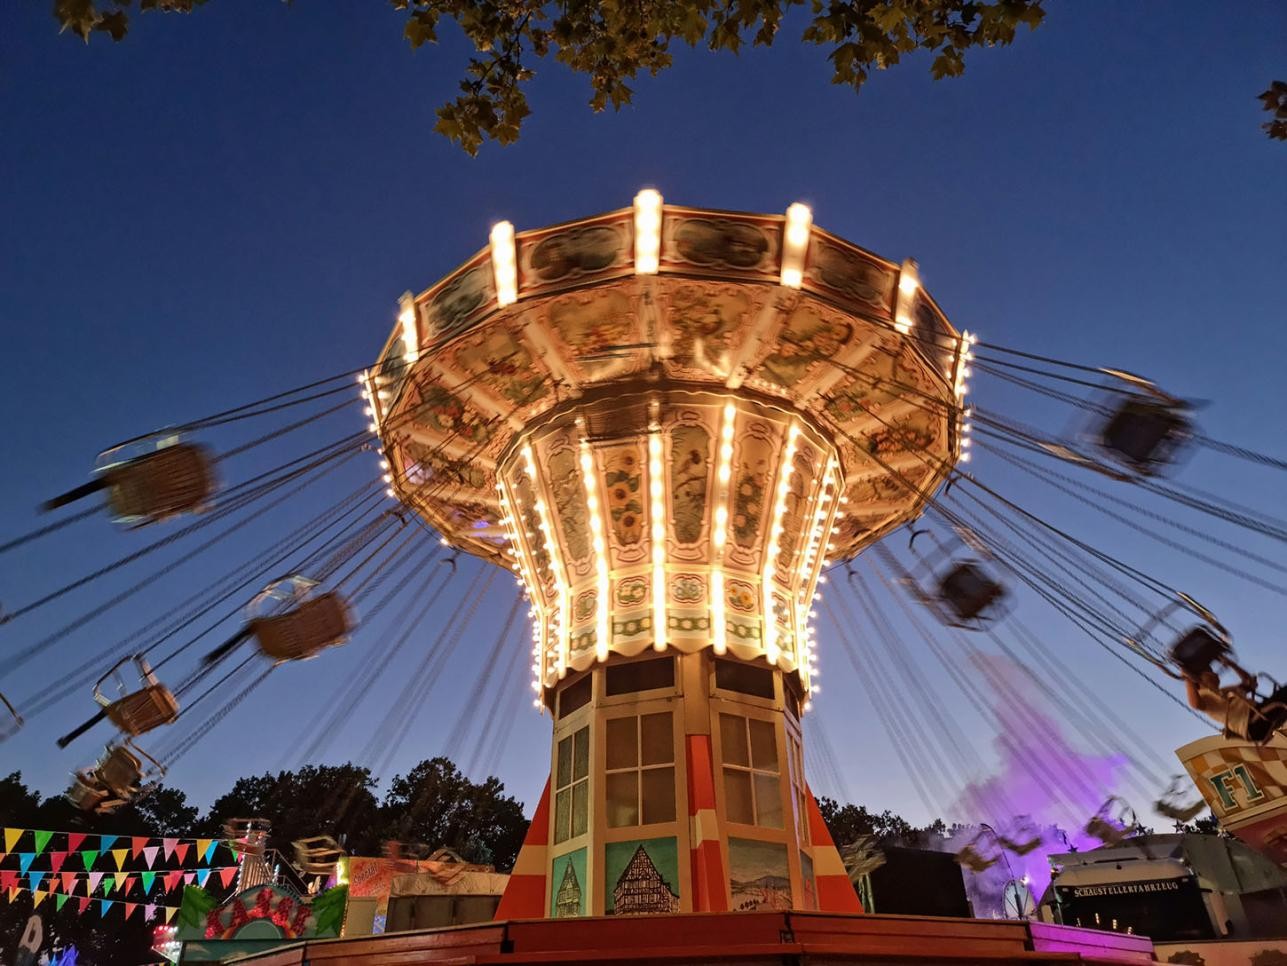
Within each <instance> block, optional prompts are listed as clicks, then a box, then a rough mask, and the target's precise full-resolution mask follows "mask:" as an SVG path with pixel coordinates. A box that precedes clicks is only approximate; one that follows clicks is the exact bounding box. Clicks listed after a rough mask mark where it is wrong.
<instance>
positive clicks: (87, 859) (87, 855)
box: [79, 849, 98, 872]
mask: <svg viewBox="0 0 1287 966" xmlns="http://www.w3.org/2000/svg"><path fill="white" fill-rule="evenodd" d="M79 855H80V858H81V861H82V862H84V863H85V871H86V872H89V871H90V870H91V869H93V868H94V862H95V861H96V860H97V859H98V853H97V852H95V851H94V850H93V849H86V850H85V851H84V852H81V853H79Z"/></svg>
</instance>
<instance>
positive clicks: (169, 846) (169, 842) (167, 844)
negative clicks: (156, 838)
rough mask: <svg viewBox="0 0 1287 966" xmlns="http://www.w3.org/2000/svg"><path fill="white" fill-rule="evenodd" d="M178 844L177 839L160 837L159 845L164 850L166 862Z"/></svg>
mask: <svg viewBox="0 0 1287 966" xmlns="http://www.w3.org/2000/svg"><path fill="white" fill-rule="evenodd" d="M178 845H179V840H178V839H161V847H162V848H163V849H164V850H165V859H166V861H167V862H168V861H169V860H170V856H172V855H173V854H174V850H175V849H176V848H177V847H178Z"/></svg>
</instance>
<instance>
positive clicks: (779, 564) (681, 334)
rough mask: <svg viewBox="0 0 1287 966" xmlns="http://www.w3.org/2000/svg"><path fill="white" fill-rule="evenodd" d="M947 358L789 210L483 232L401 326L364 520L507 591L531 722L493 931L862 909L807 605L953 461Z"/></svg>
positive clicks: (929, 335) (902, 301)
mask: <svg viewBox="0 0 1287 966" xmlns="http://www.w3.org/2000/svg"><path fill="white" fill-rule="evenodd" d="M968 355H969V338H968V336H965V335H960V334H958V333H957V332H956V331H955V330H954V329H953V328H952V327H951V326H950V325H949V324H948V322H947V320H946V319H945V318H944V316H943V315H942V313H941V312H940V311H939V310H938V307H937V306H936V305H935V304H934V302H933V300H932V299H930V298H929V296H928V295H927V294H926V293H925V292H924V290H923V289H922V288H921V286H920V284H919V279H918V278H917V275H916V269H915V264H914V263H912V262H904V263H903V264H902V265H901V266H900V265H897V264H894V263H891V262H888V261H885V260H884V259H881V258H879V257H878V256H875V255H872V254H870V253H868V252H866V251H864V250H862V249H860V248H857V247H856V246H854V245H851V244H849V243H847V242H845V241H842V240H841V239H839V238H836V237H834V236H832V235H829V234H827V233H826V232H823V231H821V230H820V229H817V228H816V227H814V226H813V225H812V219H811V215H810V213H809V211H808V209H807V208H805V207H804V206H803V205H792V206H791V208H789V209H788V211H787V213H786V215H785V216H768V215H752V214H735V213H729V212H716V211H704V210H698V209H692V208H680V207H675V206H669V205H663V204H662V200H661V198H660V196H658V195H657V193H656V192H653V191H644V192H641V193H640V194H639V195H638V196H637V197H636V199H635V204H634V206H633V207H632V208H628V209H624V210H622V211H618V212H613V213H610V214H606V215H602V216H598V217H594V218H589V219H586V220H583V221H578V222H573V223H569V224H565V225H559V226H555V227H552V228H546V229H541V230H537V231H530V232H523V233H518V234H515V232H514V230H513V229H512V227H511V226H509V224H508V223H501V224H500V225H497V226H496V227H495V228H494V229H493V231H492V236H491V243H490V245H489V246H488V248H486V249H484V250H483V251H481V252H479V253H478V254H477V255H476V256H474V257H473V258H472V259H471V260H470V261H468V262H467V263H466V264H465V265H464V266H462V267H461V268H460V269H459V270H457V271H456V272H454V273H453V274H452V275H450V276H448V277H447V278H446V279H443V280H442V281H440V282H439V283H437V284H436V285H434V286H433V287H431V288H430V289H428V290H427V291H425V292H423V293H422V294H420V295H418V296H415V295H411V294H410V293H408V295H407V296H404V298H403V301H402V305H401V311H400V316H399V323H398V327H397V329H396V330H395V332H394V334H393V336H392V338H391V339H390V341H389V343H388V345H387V347H386V349H385V352H384V354H383V356H382V359H381V362H380V363H379V365H378V366H377V367H376V368H375V369H373V370H371V372H370V374H369V375H368V376H367V377H366V378H365V381H366V392H367V395H368V397H369V402H370V408H371V412H372V429H373V431H374V432H376V433H378V434H379V436H380V438H381V442H382V444H383V447H384V452H385V457H386V461H387V464H386V466H387V472H388V480H389V484H390V488H391V492H392V493H394V494H396V495H397V496H398V497H399V498H400V499H402V500H403V501H404V502H405V503H407V504H408V505H409V506H411V507H413V508H414V509H415V510H416V511H417V512H419V513H421V514H422V515H423V516H424V517H426V519H428V520H429V522H430V523H432V524H433V525H434V526H435V527H436V528H437V529H438V530H439V531H440V532H441V533H442V534H443V535H444V538H445V539H446V540H447V541H448V542H450V543H451V544H452V545H454V546H456V547H458V548H460V549H462V550H466V551H468V552H471V553H474V554H477V555H480V556H484V557H486V558H488V559H490V560H492V561H494V562H496V563H497V564H500V565H502V566H506V567H508V568H511V569H512V570H513V571H514V573H515V575H516V577H517V578H518V580H519V583H520V584H521V585H522V588H523V592H524V593H525V594H526V596H527V597H528V599H529V600H530V604H531V618H532V675H533V677H532V687H533V692H534V703H535V704H536V705H537V706H538V707H539V708H541V709H542V710H543V711H547V712H548V713H549V714H550V715H551V717H552V718H553V730H554V735H553V745H552V750H551V760H550V781H549V784H548V786H547V788H546V791H545V792H544V794H543V795H542V798H541V801H540V805H539V807H538V809H537V812H536V815H535V817H534V819H533V822H532V826H531V830H530V831H529V833H528V838H527V841H526V843H525V845H524V848H523V850H522V853H521V854H520V856H519V859H518V863H517V866H516V867H515V870H514V875H513V876H512V878H511V883H510V887H509V889H508V891H507V892H506V895H505V899H504V901H503V903H502V905H501V909H500V911H499V916H501V917H502V918H538V917H561V916H579V915H605V914H626V913H631V914H637V913H648V912H659V913H660V912H679V911H720V910H730V909H757V908H760V909H763V908H774V909H792V908H795V909H822V910H827V911H856V910H857V909H858V908H859V907H858V902H857V899H856V897H855V895H854V893H853V889H852V887H851V886H850V884H849V881H848V877H847V876H846V875H845V872H844V869H843V866H842V865H841V863H840V859H839V856H838V855H837V853H836V850H835V847H834V846H833V844H832V843H831V841H830V838H829V837H828V836H827V832H826V827H825V825H824V824H823V823H822V821H821V818H820V816H819V815H818V811H817V807H816V805H815V804H814V800H813V797H812V794H811V793H810V791H809V789H808V786H807V784H806V782H805V778H804V763H803V735H802V727H801V721H802V718H803V715H804V712H805V711H807V709H808V707H809V704H810V696H811V694H812V693H813V692H814V691H815V690H816V689H817V683H816V679H817V674H818V667H817V644H816V641H815V638H814V632H813V629H812V617H813V614H814V600H815V596H816V594H817V592H818V584H819V581H820V580H824V579H825V577H824V576H823V574H824V572H825V570H826V568H827V567H828V566H829V565H830V564H831V563H834V562H836V561H840V560H844V559H847V558H849V557H852V556H853V555H855V554H856V553H858V552H859V551H860V550H861V549H862V548H863V547H864V546H865V545H867V544H868V543H870V542H872V541H874V540H876V539H878V538H879V537H881V536H882V535H884V534H885V533H887V532H888V531H889V530H891V529H892V528H894V527H896V526H898V525H900V524H902V523H903V522H905V521H907V520H908V519H911V518H913V517H914V516H916V515H917V514H919V513H920V511H921V508H922V506H923V503H924V501H925V499H926V498H927V497H928V495H929V494H930V493H932V492H933V491H934V489H935V488H936V487H937V486H938V484H939V483H940V482H942V480H943V479H944V478H945V476H946V474H947V473H948V471H949V470H950V468H951V467H952V466H953V465H954V463H955V462H956V461H957V459H959V458H960V457H961V455H962V445H963V443H965V442H966V441H967V437H965V436H964V435H963V431H964V430H965V429H966V428H967V427H966V426H965V424H964V420H963V414H964V410H963V408H962V405H961V402H962V397H963V394H964V391H965V377H966V375H967V374H968V370H967V369H966V368H965V366H966V362H967V360H968Z"/></svg>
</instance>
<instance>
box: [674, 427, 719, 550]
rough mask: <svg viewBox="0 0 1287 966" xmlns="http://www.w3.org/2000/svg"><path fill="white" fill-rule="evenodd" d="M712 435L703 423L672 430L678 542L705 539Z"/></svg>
mask: <svg viewBox="0 0 1287 966" xmlns="http://www.w3.org/2000/svg"><path fill="white" fill-rule="evenodd" d="M710 444H711V440H710V434H709V433H707V432H706V430H705V429H704V428H703V427H702V426H698V425H680V426H676V427H675V428H674V429H673V430H672V431H671V444H670V462H671V468H670V480H671V488H672V501H673V502H672V507H671V518H670V522H671V527H672V531H673V533H674V537H675V539H676V540H677V541H678V542H679V543H696V542H697V541H698V540H700V539H701V538H702V526H703V524H704V523H705V520H706V489H707V474H708V473H709V471H710V455H711V445H710Z"/></svg>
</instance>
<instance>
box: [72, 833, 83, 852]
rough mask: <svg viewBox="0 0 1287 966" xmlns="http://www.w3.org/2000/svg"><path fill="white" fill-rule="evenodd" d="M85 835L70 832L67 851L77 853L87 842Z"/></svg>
mask: <svg viewBox="0 0 1287 966" xmlns="http://www.w3.org/2000/svg"><path fill="white" fill-rule="evenodd" d="M85 834H86V833H84V832H68V833H67V851H68V852H75V851H76V850H77V849H79V848H80V844H81V843H82V842H84V841H85Z"/></svg>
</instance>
